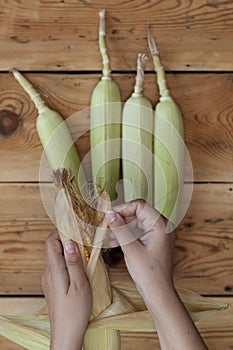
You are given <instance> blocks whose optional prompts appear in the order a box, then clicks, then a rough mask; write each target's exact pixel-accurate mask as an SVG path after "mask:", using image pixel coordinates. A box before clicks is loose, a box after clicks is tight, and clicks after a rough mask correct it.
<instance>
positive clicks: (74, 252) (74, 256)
mask: <svg viewBox="0 0 233 350" xmlns="http://www.w3.org/2000/svg"><path fill="white" fill-rule="evenodd" d="M64 255H65V261H66V266H67V270H68V273H69V277H70V283H72V281H77V280H78V279H79V278H80V274H81V273H83V272H84V269H83V262H82V258H81V255H80V252H79V249H78V246H77V244H76V243H75V242H73V241H67V242H65V245H64Z"/></svg>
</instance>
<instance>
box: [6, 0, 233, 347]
mask: <svg viewBox="0 0 233 350" xmlns="http://www.w3.org/2000/svg"><path fill="white" fill-rule="evenodd" d="M102 8H106V9H107V29H108V48H109V52H110V55H111V59H112V70H113V76H114V79H115V80H116V81H117V83H119V86H120V88H121V92H122V99H123V101H125V100H126V98H127V97H128V96H129V95H130V94H131V92H132V88H133V84H134V77H135V61H136V55H137V54H138V52H146V53H148V48H147V41H146V24H147V23H148V22H150V23H151V25H152V29H153V32H154V33H155V35H156V38H157V43H158V47H159V49H160V52H161V57H162V60H163V63H164V65H165V67H166V70H167V73H168V74H167V79H168V84H169V87H170V89H171V91H172V95H173V96H174V98H175V99H176V101H177V102H178V104H179V105H180V107H181V110H182V112H183V116H184V123H185V135H186V143H187V147H188V149H189V152H190V155H191V158H192V162H193V168H194V193H193V198H192V201H191V204H190V207H189V210H188V212H187V214H186V216H185V218H184V220H183V221H182V223H181V225H180V226H179V231H178V239H177V243H176V251H175V274H176V285H177V286H178V287H182V288H187V289H190V290H193V291H196V292H198V293H200V294H202V295H205V296H208V297H210V298H214V299H215V300H220V301H226V302H228V303H229V304H232V305H233V303H232V301H233V299H232V297H233V254H232V251H233V209H232V208H233V206H232V196H233V1H227V0H225V1H224V0H196V1H191V0H180V1H178V0H164V1H153V0H151V1H146V0H131V1H130V0H125V1H121V0H115V1H104V0H102V1H91V0H79V1H78V0H61V1H58V0H53V1H50V0H40V1H39V0H33V1H32V0H31V1H30V0H15V1H13V0H0V112H1V111H3V110H9V111H13V112H14V113H16V114H17V115H18V116H19V125H18V127H17V129H16V130H15V131H14V132H12V133H9V134H8V135H2V134H0V160H1V163H0V166H1V167H0V213H1V214H0V232H1V234H0V240H1V246H0V251H1V255H0V294H1V297H0V314H10V313H18V314H23V313H27V314H30V312H34V311H35V305H36V306H37V307H39V306H40V304H41V303H42V302H43V300H42V290H41V274H42V271H43V269H44V264H45V245H44V240H45V238H46V236H47V235H48V234H49V233H50V231H51V230H52V229H53V224H52V223H51V222H50V220H49V219H48V217H47V214H46V212H45V210H44V208H43V204H42V201H41V198H40V193H39V184H38V180H39V177H38V172H39V162H40V158H41V154H42V148H41V145H40V142H39V139H38V136H37V133H36V127H35V122H36V116H37V112H36V110H35V107H34V105H33V103H31V102H30V100H29V98H28V96H27V95H26V94H25V93H24V92H23V91H22V89H21V87H20V86H19V85H18V83H17V82H16V81H15V80H14V78H13V77H12V75H11V74H10V73H9V72H8V71H9V70H10V69H11V68H13V67H16V68H17V69H19V70H21V71H22V72H24V73H25V74H26V76H27V77H28V79H29V80H30V81H31V82H32V83H33V84H34V85H35V86H36V87H37V88H38V91H39V92H40V93H41V94H42V95H43V96H44V98H45V100H46V101H47V103H48V105H49V106H50V107H52V108H54V109H56V110H57V111H59V112H60V113H61V114H62V115H63V116H64V117H69V116H70V115H72V114H73V113H75V112H77V111H79V110H81V109H83V108H86V107H88V105H89V101H90V94H91V91H92V89H93V87H94V86H95V84H96V83H97V81H98V79H99V77H100V73H101V59H100V55H99V51H98V11H99V10H100V9H102ZM145 95H146V96H147V97H148V98H149V99H150V100H151V102H152V103H153V105H155V103H156V101H157V100H158V93H157V89H156V85H155V75H154V73H153V70H152V64H151V62H150V63H149V64H148V71H147V75H146V84H145ZM81 127H82V128H84V129H85V128H88V120H85V119H84V120H83V121H81V124H80V128H81ZM78 149H79V152H80V153H81V155H82V156H83V155H84V154H85V153H86V152H87V151H88V149H89V138H88V133H86V134H85V135H83V137H82V138H81V140H79V142H78ZM186 180H189V179H188V178H186ZM198 327H199V329H200V331H201V333H202V335H203V337H204V339H205V341H206V343H207V344H208V346H209V348H210V349H213V350H222V349H224V350H230V349H232V348H233V311H232V307H230V308H229V309H228V310H226V311H223V312H220V313H219V314H217V315H215V316H212V317H208V318H207V319H205V320H203V321H201V322H199V323H198ZM135 346H137V348H143V349H145V350H149V349H159V345H158V341H157V339H156V337H155V336H154V335H146V334H136V335H135V334H122V349H123V350H130V349H133V348H134V347H135ZM0 348H1V349H4V350H16V349H22V348H21V347H19V346H16V345H14V344H13V343H11V342H10V341H7V340H5V339H3V338H0Z"/></svg>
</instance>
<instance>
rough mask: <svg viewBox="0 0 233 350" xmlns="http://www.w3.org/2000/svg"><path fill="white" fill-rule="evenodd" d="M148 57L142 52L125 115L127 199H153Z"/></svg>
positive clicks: (124, 173) (124, 168) (123, 162)
mask: <svg viewBox="0 0 233 350" xmlns="http://www.w3.org/2000/svg"><path fill="white" fill-rule="evenodd" d="M146 61H147V57H146V56H145V55H144V54H139V55H138V60H137V76H136V84H135V87H134V92H133V93H132V95H131V97H130V98H129V99H128V100H127V101H126V103H125V105H124V108H123V116H122V168H123V179H124V197H125V201H130V200H132V199H136V198H143V199H145V200H146V201H147V202H148V203H150V204H152V202H153V146H152V140H153V137H152V135H153V109H152V105H151V103H150V101H149V100H148V99H147V98H146V97H144V96H143V83H144V69H145V64H146Z"/></svg>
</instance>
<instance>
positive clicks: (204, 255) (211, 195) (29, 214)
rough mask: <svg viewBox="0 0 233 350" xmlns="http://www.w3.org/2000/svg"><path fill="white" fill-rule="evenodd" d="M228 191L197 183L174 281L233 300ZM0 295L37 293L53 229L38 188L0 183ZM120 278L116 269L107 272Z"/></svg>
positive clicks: (227, 187) (232, 236)
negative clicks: (48, 239) (232, 297)
mask: <svg viewBox="0 0 233 350" xmlns="http://www.w3.org/2000/svg"><path fill="white" fill-rule="evenodd" d="M232 195H233V191H232V187H231V185H228V184H196V185H194V193H193V198H192V201H191V205H190V208H189V210H188V212H187V214H186V216H185V218H184V219H183V222H182V223H181V225H180V227H179V230H178V239H177V241H176V250H175V261H174V264H175V280H176V285H177V287H179V288H186V289H190V290H193V291H196V292H198V293H201V294H215V295H216V294H226V295H233V284H232V281H233V257H232V250H233V225H232V222H233V211H232ZM0 212H1V220H0V232H1V234H0V249H1V253H0V293H1V294H34V295H36V294H42V290H41V274H42V271H43V269H44V266H45V244H44V240H45V238H46V237H47V236H48V234H49V233H50V232H51V231H52V229H53V227H54V226H53V224H52V223H51V222H50V221H49V219H48V218H47V214H46V212H45V210H44V208H43V205H42V202H41V198H40V193H39V188H38V185H37V184H8V185H7V184H0ZM112 274H113V275H117V274H118V275H121V278H123V277H122V276H123V274H124V270H123V269H122V268H121V267H120V266H119V267H118V268H115V269H114V270H113V271H112Z"/></svg>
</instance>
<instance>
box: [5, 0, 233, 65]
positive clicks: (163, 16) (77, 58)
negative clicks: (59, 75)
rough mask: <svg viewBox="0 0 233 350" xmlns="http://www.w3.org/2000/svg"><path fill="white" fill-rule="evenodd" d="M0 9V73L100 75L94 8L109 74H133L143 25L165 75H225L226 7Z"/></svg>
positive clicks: (43, 5)
mask: <svg viewBox="0 0 233 350" xmlns="http://www.w3.org/2000/svg"><path fill="white" fill-rule="evenodd" d="M0 8H1V11H0V25H1V41H0V46H1V62H0V69H1V70H5V71H8V70H9V69H11V68H12V67H15V66H17V67H18V68H19V69H21V70H56V71H57V70H62V71H68V70H76V71H77V70H100V69H101V59H100V55H99V50H98V11H99V10H100V9H101V8H106V9H107V33H108V47H109V51H110V53H111V58H112V69H113V70H132V69H135V58H136V55H137V54H138V52H141V51H146V52H148V48H147V40H146V26H147V23H148V22H150V23H151V25H152V29H153V32H154V33H155V35H157V43H158V47H159V49H160V52H161V55H162V59H163V62H164V65H165V67H166V68H167V69H168V70H192V71H193V70H199V71H200V70H203V71H204V70H208V71H210V70H213V71H217V70H232V68H233V63H232V59H231V58H232V54H233V52H232V50H233V48H232V45H231V44H232V21H233V3H232V1H216V0H210V1H206V0H198V1H189V2H187V1H185V0H182V1H175V2H174V1H172V0H165V1H153V2H151V1H150V2H144V1H142V0H134V1H131V0H128V1H124V2H122V1H120V0H116V1H107V0H105V1H102V2H101V3H98V2H89V1H79V2H77V1H75V2H74V1H60V0H54V1H52V2H51V1H48V0H47V1H43V2H41V1H39V0H36V1H34V2H33V5H32V2H31V1H30V0H21V1H13V0H11V1H7V2H6V1H4V0H1V2H0ZM90 24H91V25H90ZM126 48H127V49H126ZM151 68H152V64H151V63H150V64H149V65H148V69H151Z"/></svg>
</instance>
